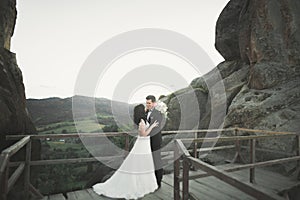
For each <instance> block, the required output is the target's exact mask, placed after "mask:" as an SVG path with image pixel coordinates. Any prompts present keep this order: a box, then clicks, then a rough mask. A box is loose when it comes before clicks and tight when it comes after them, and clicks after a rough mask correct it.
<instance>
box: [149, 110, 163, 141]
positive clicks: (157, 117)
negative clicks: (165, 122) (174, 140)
mask: <svg viewBox="0 0 300 200" xmlns="http://www.w3.org/2000/svg"><path fill="white" fill-rule="evenodd" d="M153 114H154V115H153V119H152V120H153V121H155V120H156V121H157V122H158V126H157V127H155V128H154V129H153V130H152V132H153V134H152V133H151V135H154V134H156V133H158V132H160V131H161V129H162V124H161V123H162V114H161V113H160V112H159V111H158V110H155V113H153Z"/></svg>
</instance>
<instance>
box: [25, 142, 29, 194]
mask: <svg viewBox="0 0 300 200" xmlns="http://www.w3.org/2000/svg"><path fill="white" fill-rule="evenodd" d="M30 161H31V141H29V142H28V143H27V145H26V157H25V174H24V195H25V199H28V198H29V184H30Z"/></svg>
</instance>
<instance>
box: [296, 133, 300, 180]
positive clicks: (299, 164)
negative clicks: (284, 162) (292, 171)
mask: <svg viewBox="0 0 300 200" xmlns="http://www.w3.org/2000/svg"><path fill="white" fill-rule="evenodd" d="M295 139H296V155H297V156H300V135H299V134H298V135H297V136H296V138H295ZM296 167H297V171H298V175H297V176H298V177H297V178H298V180H300V160H298V161H297V166H296Z"/></svg>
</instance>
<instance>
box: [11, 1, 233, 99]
mask: <svg viewBox="0 0 300 200" xmlns="http://www.w3.org/2000/svg"><path fill="white" fill-rule="evenodd" d="M228 1H229V0H209V1H208V0H207V1H204V0H189V1H184V0H164V1H162V0H126V1H125V0H105V1H104V0H18V1H17V10H18V16H17V23H16V27H15V32H14V36H13V38H12V47H11V51H12V52H15V53H16V54H17V61H18V65H19V67H20V69H21V70H22V72H23V78H24V84H25V90H26V97H27V98H46V97H54V96H56V97H62V98H65V97H70V96H73V95H74V85H75V82H76V78H77V75H78V72H79V70H80V68H81V66H82V64H83V63H84V61H85V60H86V59H87V57H88V56H89V55H90V53H91V52H92V51H93V50H94V49H95V48H97V47H98V46H99V45H101V44H102V43H103V42H104V41H106V40H108V39H110V38H111V37H113V36H115V35H118V34H120V33H124V32H126V31H131V30H135V29H140V28H161V29H168V30H172V31H176V32H178V33H180V34H183V35H185V36H187V37H189V38H190V39H192V40H194V41H195V42H196V43H198V44H199V45H200V46H201V47H202V48H203V49H204V50H205V51H206V52H207V54H208V55H209V57H210V58H211V59H212V61H213V63H214V64H215V65H217V64H218V63H220V62H222V61H223V60H224V59H223V58H222V57H221V55H219V53H218V52H217V51H216V50H215V47H214V42H215V24H216V21H217V18H218V16H219V14H220V13H221V11H222V9H223V8H224V7H225V5H226V4H227V3H228ZM147 64H161V65H166V66H169V67H171V68H174V70H176V71H177V72H178V73H181V74H182V76H184V77H185V79H186V81H187V83H190V81H192V79H193V78H195V77H198V76H199V74H197V73H194V71H193V69H192V68H191V66H189V65H188V64H187V63H184V62H183V61H182V60H180V59H178V58H177V57H176V56H171V55H168V54H167V53H162V52H155V51H141V52H136V53H134V54H132V55H127V56H125V57H123V58H121V59H120V60H118V61H117V62H116V63H115V64H114V66H112V67H111V70H110V71H107V73H106V74H105V76H104V77H103V79H101V80H100V82H99V83H100V84H102V86H103V85H104V86H105V87H101V89H98V90H97V91H96V94H95V95H96V96H97V97H106V98H110V99H111V98H112V95H113V91H114V90H115V87H116V85H117V83H118V80H120V79H121V78H122V77H123V76H124V75H126V72H127V71H126V70H129V71H130V70H132V69H133V68H134V67H138V66H141V65H147ZM209 70H211V69H206V70H205V71H203V73H206V72H208V71H209ZM186 86H187V85H179V86H176V87H173V86H172V85H165V86H162V85H161V86H159V85H157V84H156V85H152V86H151V84H146V85H145V87H137V88H134V89H133V90H132V93H131V94H130V99H127V100H126V99H125V100H124V99H123V101H129V102H137V101H140V100H143V99H144V97H145V96H144V95H146V94H154V95H157V97H158V96H159V95H160V94H168V93H170V92H172V91H174V90H177V89H179V88H180V87H181V88H183V87H186ZM98 88H100V87H98ZM145 91H146V92H145Z"/></svg>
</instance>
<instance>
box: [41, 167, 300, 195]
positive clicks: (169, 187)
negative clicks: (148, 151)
mask: <svg viewBox="0 0 300 200" xmlns="http://www.w3.org/2000/svg"><path fill="white" fill-rule="evenodd" d="M231 166H232V164H231ZM225 167H229V165H223V166H219V167H217V168H219V169H223V168H225ZM255 170H256V183H255V184H254V185H255V186H256V187H258V188H259V189H261V190H263V191H265V192H266V193H269V194H273V195H278V193H279V192H281V191H283V190H286V189H289V188H291V187H293V186H295V185H297V184H298V185H299V184H300V181H299V180H296V178H289V177H285V176H282V175H280V174H278V173H274V172H270V171H267V170H263V169H261V168H256V169H255ZM198 173H201V171H200V170H198V171H190V175H194V174H198ZM230 175H232V176H234V177H236V178H238V179H239V180H240V181H242V182H248V181H249V170H241V171H236V172H230ZM189 191H190V193H192V194H193V196H195V197H196V198H197V199H201V200H202V199H209V200H226V199H228V200H231V199H236V200H238V199H239V200H241V199H242V200H243V199H247V200H248V199H249V200H250V199H254V198H253V197H251V196H249V195H247V194H245V193H243V192H241V191H240V190H238V189H236V188H234V187H232V186H231V185H229V184H227V183H224V182H223V181H220V180H218V179H217V178H215V177H212V176H210V177H205V178H199V179H195V180H190V182H189ZM103 199H105V200H108V199H110V198H107V197H104V196H99V195H97V194H96V193H94V192H93V190H92V189H86V190H78V191H73V192H69V193H67V194H66V196H64V195H63V194H56V195H51V196H46V197H44V198H43V200H103ZM142 199H143V200H150V199H151V200H156V199H157V200H161V199H173V174H168V175H164V177H163V184H162V187H161V188H160V189H159V190H157V191H155V192H154V193H152V194H148V195H146V196H145V197H143V198H142ZM278 199H281V197H280V196H279V195H278Z"/></svg>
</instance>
